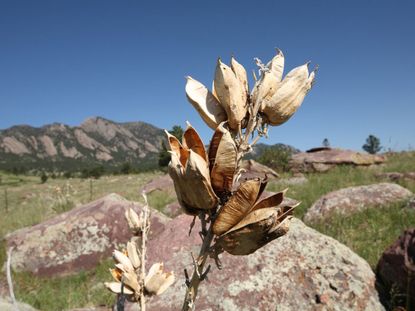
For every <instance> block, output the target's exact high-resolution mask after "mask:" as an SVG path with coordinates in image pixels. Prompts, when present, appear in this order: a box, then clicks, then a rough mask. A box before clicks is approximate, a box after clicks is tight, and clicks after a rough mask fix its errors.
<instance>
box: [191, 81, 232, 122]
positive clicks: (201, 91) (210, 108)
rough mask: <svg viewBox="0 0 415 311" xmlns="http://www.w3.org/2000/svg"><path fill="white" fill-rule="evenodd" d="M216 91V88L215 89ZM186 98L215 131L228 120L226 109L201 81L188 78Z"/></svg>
mask: <svg viewBox="0 0 415 311" xmlns="http://www.w3.org/2000/svg"><path fill="white" fill-rule="evenodd" d="M213 89H214V88H213ZM186 96H187V99H188V100H189V102H190V103H191V104H192V105H193V107H194V108H195V109H196V110H197V112H198V113H199V115H200V116H201V117H202V119H203V120H204V121H205V123H206V124H207V125H208V126H209V127H210V128H211V129H213V130H215V129H216V127H217V126H218V125H219V124H220V123H221V122H223V121H226V120H227V119H228V117H227V115H226V111H225V109H223V107H222V106H221V104H220V103H219V101H218V99H217V98H216V96H215V95H214V94H212V93H211V92H209V90H208V89H207V88H206V87H205V86H204V85H203V84H202V83H200V82H199V81H197V80H195V79H193V78H191V77H187V82H186Z"/></svg>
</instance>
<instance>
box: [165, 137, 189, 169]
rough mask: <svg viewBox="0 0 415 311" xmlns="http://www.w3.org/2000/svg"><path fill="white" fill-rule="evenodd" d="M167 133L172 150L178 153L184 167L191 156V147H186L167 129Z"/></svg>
mask: <svg viewBox="0 0 415 311" xmlns="http://www.w3.org/2000/svg"><path fill="white" fill-rule="evenodd" d="M165 132H166V135H167V141H168V142H169V146H170V150H171V151H172V152H173V153H174V154H176V156H177V157H178V158H179V160H180V163H181V164H182V166H183V167H184V166H185V165H186V162H187V159H188V158H189V153H190V151H189V149H187V148H184V147H183V146H182V144H181V143H180V141H179V140H178V139H177V138H176V137H175V136H173V135H171V134H170V133H169V132H167V131H165Z"/></svg>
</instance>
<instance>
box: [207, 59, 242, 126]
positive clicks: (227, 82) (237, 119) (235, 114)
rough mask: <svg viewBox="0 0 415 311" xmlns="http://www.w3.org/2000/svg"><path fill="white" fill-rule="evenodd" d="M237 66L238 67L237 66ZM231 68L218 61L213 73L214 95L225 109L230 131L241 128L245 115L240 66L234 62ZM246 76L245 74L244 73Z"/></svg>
mask: <svg viewBox="0 0 415 311" xmlns="http://www.w3.org/2000/svg"><path fill="white" fill-rule="evenodd" d="M238 65H239V66H238ZM233 67H234V68H235V72H234V71H233V70H232V68H231V67H229V66H227V65H226V64H224V63H222V62H221V60H220V59H218V62H217V65H216V71H215V80H214V87H215V94H216V96H217V97H218V99H219V102H220V103H221V105H222V107H223V108H224V109H225V111H226V114H227V117H228V123H229V127H230V128H231V129H232V130H237V129H238V128H239V127H241V126H242V120H243V119H244V118H245V116H246V114H247V108H248V106H247V96H248V94H247V92H246V83H245V81H244V80H246V79H245V78H244V74H243V72H242V70H241V68H240V67H242V66H241V65H240V64H236V61H234V65H233ZM245 76H246V73H245Z"/></svg>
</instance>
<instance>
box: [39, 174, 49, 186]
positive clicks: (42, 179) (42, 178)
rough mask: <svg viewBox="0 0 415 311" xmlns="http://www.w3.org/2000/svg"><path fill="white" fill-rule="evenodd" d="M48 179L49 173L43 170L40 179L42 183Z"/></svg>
mask: <svg viewBox="0 0 415 311" xmlns="http://www.w3.org/2000/svg"><path fill="white" fill-rule="evenodd" d="M47 180H48V175H46V173H45V172H42V175H40V181H41V183H42V184H44V183H45V182H47Z"/></svg>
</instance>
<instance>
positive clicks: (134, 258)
mask: <svg viewBox="0 0 415 311" xmlns="http://www.w3.org/2000/svg"><path fill="white" fill-rule="evenodd" d="M127 254H128V258H129V259H130V261H131V264H132V265H133V267H134V269H136V270H137V269H138V268H139V267H140V263H141V260H140V257H139V254H138V251H137V246H136V244H135V242H132V241H129V242H127Z"/></svg>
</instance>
